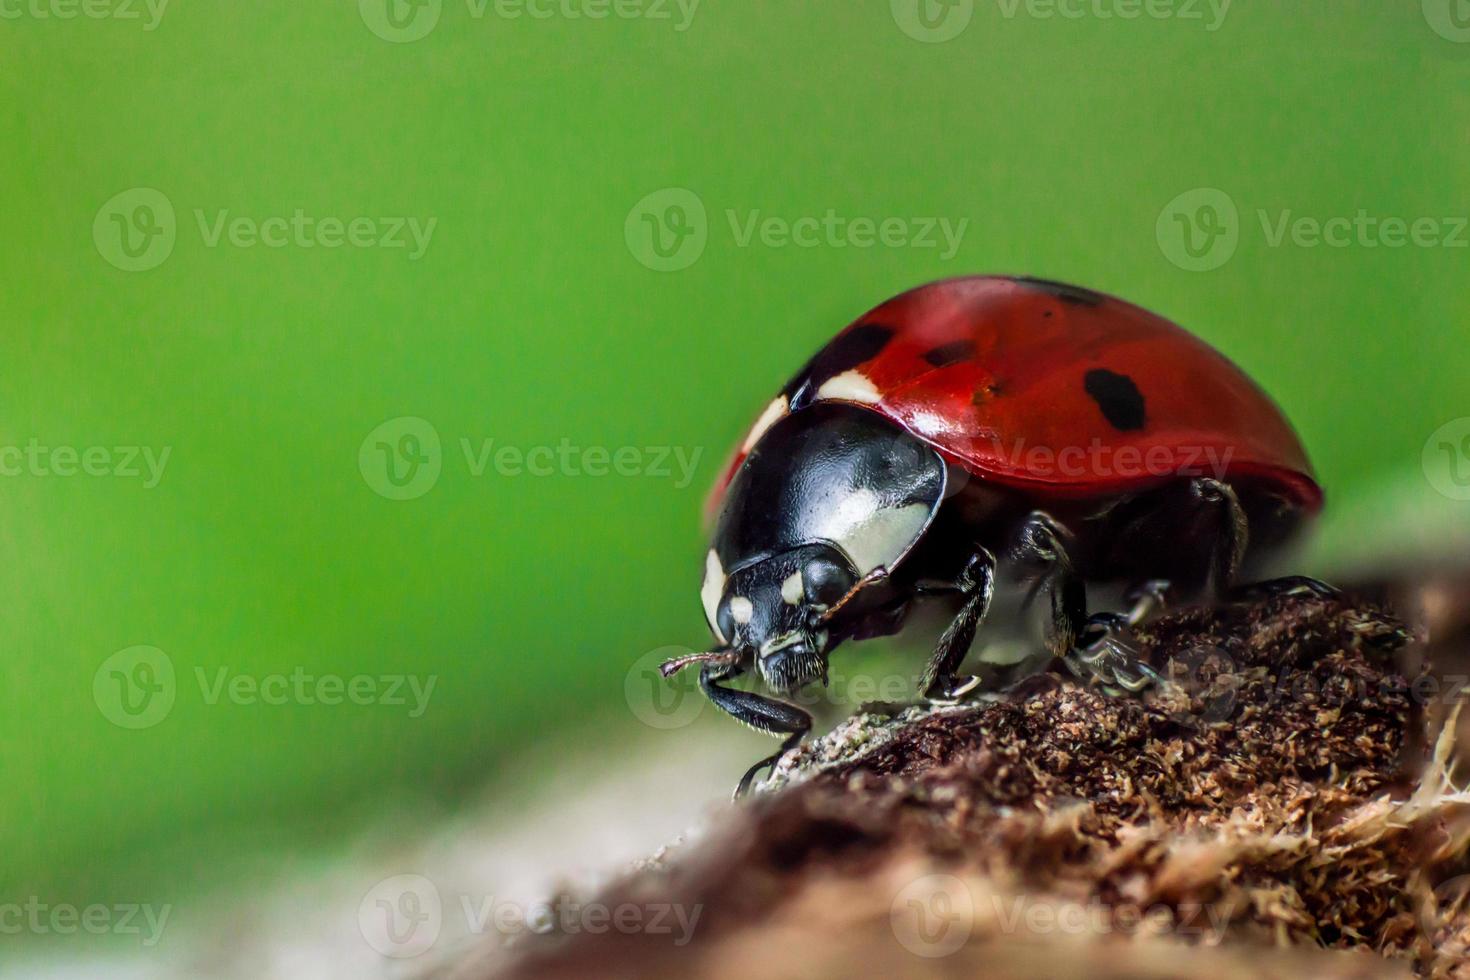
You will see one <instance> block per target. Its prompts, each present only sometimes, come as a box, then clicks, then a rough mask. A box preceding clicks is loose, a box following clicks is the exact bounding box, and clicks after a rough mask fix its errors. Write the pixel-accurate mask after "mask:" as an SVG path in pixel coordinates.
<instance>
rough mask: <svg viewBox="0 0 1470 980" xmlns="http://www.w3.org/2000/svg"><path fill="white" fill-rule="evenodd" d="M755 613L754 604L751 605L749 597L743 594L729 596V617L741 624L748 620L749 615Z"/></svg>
mask: <svg viewBox="0 0 1470 980" xmlns="http://www.w3.org/2000/svg"><path fill="white" fill-rule="evenodd" d="M754 615H755V606H753V605H751V602H750V600H749V599H747V598H745V596H743V595H737V596H731V597H730V618H731V619H733V620H735V622H737V623H739V624H740V625H741V626H744V625H745V624H746V623H748V622H750V617H752V616H754Z"/></svg>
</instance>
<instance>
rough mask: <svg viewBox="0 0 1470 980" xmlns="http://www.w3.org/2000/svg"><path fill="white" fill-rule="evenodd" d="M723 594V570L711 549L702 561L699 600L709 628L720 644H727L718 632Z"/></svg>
mask: <svg viewBox="0 0 1470 980" xmlns="http://www.w3.org/2000/svg"><path fill="white" fill-rule="evenodd" d="M724 593H725V569H724V566H722V565H721V564H720V556H719V555H717V554H715V550H714V549H713V548H711V549H710V552H709V555H708V556H707V557H706V558H705V560H704V584H703V585H701V586H700V587H699V598H700V599H702V600H703V601H704V615H705V618H706V619H708V620H709V628H710V630H712V631H713V632H714V634H715V636H716V637H718V638H719V641H720V642H721V643H727V642H729V641H728V640H727V639H726V638H725V634H724V633H721V632H720V618H719V615H718V614H719V611H720V596H722V595H724Z"/></svg>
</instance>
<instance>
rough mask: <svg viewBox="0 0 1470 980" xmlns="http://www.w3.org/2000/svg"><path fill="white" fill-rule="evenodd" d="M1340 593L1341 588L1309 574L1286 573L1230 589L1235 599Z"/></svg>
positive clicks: (1231, 596)
mask: <svg viewBox="0 0 1470 980" xmlns="http://www.w3.org/2000/svg"><path fill="white" fill-rule="evenodd" d="M1341 594H1342V590H1341V589H1339V588H1337V587H1336V586H1334V585H1328V584H1327V583H1326V582H1324V581H1322V580H1321V579H1315V578H1312V577H1311V576H1310V575H1286V576H1283V577H1282V578H1271V579H1266V580H1265V581H1264V582H1251V583H1249V584H1247V585H1237V586H1235V587H1234V588H1232V589H1231V590H1230V598H1231V599H1234V600H1236V601H1241V600H1250V599H1270V598H1274V597H1276V596H1287V595H1295V596H1304V595H1314V596H1317V597H1318V598H1322V599H1331V598H1333V597H1334V596H1339V595H1341Z"/></svg>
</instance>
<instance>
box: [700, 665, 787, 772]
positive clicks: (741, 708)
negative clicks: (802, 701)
mask: <svg viewBox="0 0 1470 980" xmlns="http://www.w3.org/2000/svg"><path fill="white" fill-rule="evenodd" d="M739 672H740V670H739V668H738V667H736V666H735V665H733V664H705V665H704V667H703V668H702V669H701V670H700V672H699V688H700V690H702V691H703V692H704V694H705V697H707V698H709V699H710V700H711V701H713V702H714V703H715V707H717V708H719V709H720V710H721V711H724V712H725V713H727V714H729V715H730V716H731V717H733V718H734V719H735V720H736V721H738V722H740V723H741V724H744V725H749V726H750V727H751V728H754V729H755V730H756V731H758V732H764V733H765V734H767V735H778V736H779V735H785V736H787V738H786V741H784V742H782V743H781V748H780V750H778V751H777V752H776V753H775V754H773V755H770V756H768V757H766V758H764V759H762V760H761V761H759V762H757V763H756V764H755V765H753V766H751V767H750V768H749V769H748V770H746V772H745V775H744V776H742V777H740V783H739V785H738V786H736V787H735V799H737V800H738V799H740V797H742V796H744V795H745V794H746V793H747V792H749V790H750V784H751V783H752V782H753V781H754V780H755V774H756V773H758V772H760V771H761V770H762V769H764V768H766V767H767V766H772V767H774V766H775V765H776V763H777V762H779V761H780V759H781V757H782V756H784V755H785V754H786V753H787V752H790V751H791V750H792V749H794V748H796V746H797V745H798V744H800V742H801V740H802V737H803V736H804V735H806V733H807V732H809V731H811V727H812V716H811V715H809V714H807V713H806V712H805V711H803V710H801V709H800V708H798V707H797V706H796V705H794V704H787V703H786V702H785V701H777V700H775V699H774V698H767V697H762V696H761V695H759V694H752V693H750V692H749V691H737V690H735V689H733V688H729V687H725V686H724V685H722V684H721V683H719V682H720V681H722V680H727V679H728V678H731V677H734V676H735V675H736V674H738V673H739Z"/></svg>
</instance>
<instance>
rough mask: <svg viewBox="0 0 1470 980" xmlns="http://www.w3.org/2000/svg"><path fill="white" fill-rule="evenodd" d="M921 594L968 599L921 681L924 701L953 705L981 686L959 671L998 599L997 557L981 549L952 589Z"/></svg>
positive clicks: (976, 678) (944, 588)
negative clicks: (948, 594) (952, 593)
mask: <svg viewBox="0 0 1470 980" xmlns="http://www.w3.org/2000/svg"><path fill="white" fill-rule="evenodd" d="M921 591H923V592H926V593H931V594H932V593H934V592H940V591H946V592H947V591H955V592H958V593H960V594H961V595H962V596H964V605H962V606H961V607H960V611H959V614H958V615H956V616H955V618H954V620H953V621H952V622H951V623H950V624H949V627H948V628H947V629H946V630H945V631H944V635H943V636H941V637H940V638H939V642H938V643H937V644H936V645H935V647H934V653H933V655H932V656H930V658H929V664H928V666H926V667H925V668H924V677H923V680H922V681H921V686H922V688H923V691H924V697H926V698H928V699H929V700H931V701H953V700H955V699H957V698H959V697H961V696H962V695H964V694H966V693H967V692H969V691H972V690H974V688H975V685H977V684H979V683H980V679H979V678H978V677H968V676H966V677H962V676H959V675H957V674H956V673H955V671H957V670H959V666H960V663H961V662H963V661H964V659H965V654H966V653H968V652H969V650H970V645H971V644H972V643H974V642H975V630H976V629H978V628H979V626H980V623H981V622H982V621H983V620H984V619H985V614H986V612H988V611H989V609H990V600H991V598H993V597H994V595H995V556H994V555H992V554H991V553H990V552H988V551H986V550H985V549H984V548H981V549H980V550H979V551H977V552H975V554H973V555H971V556H970V560H969V561H967V562H966V563H965V568H964V570H963V571H962V572H960V574H959V578H957V579H956V580H955V581H954V583H953V584H952V585H948V586H946V587H942V588H935V587H932V586H931V587H925V588H921Z"/></svg>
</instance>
